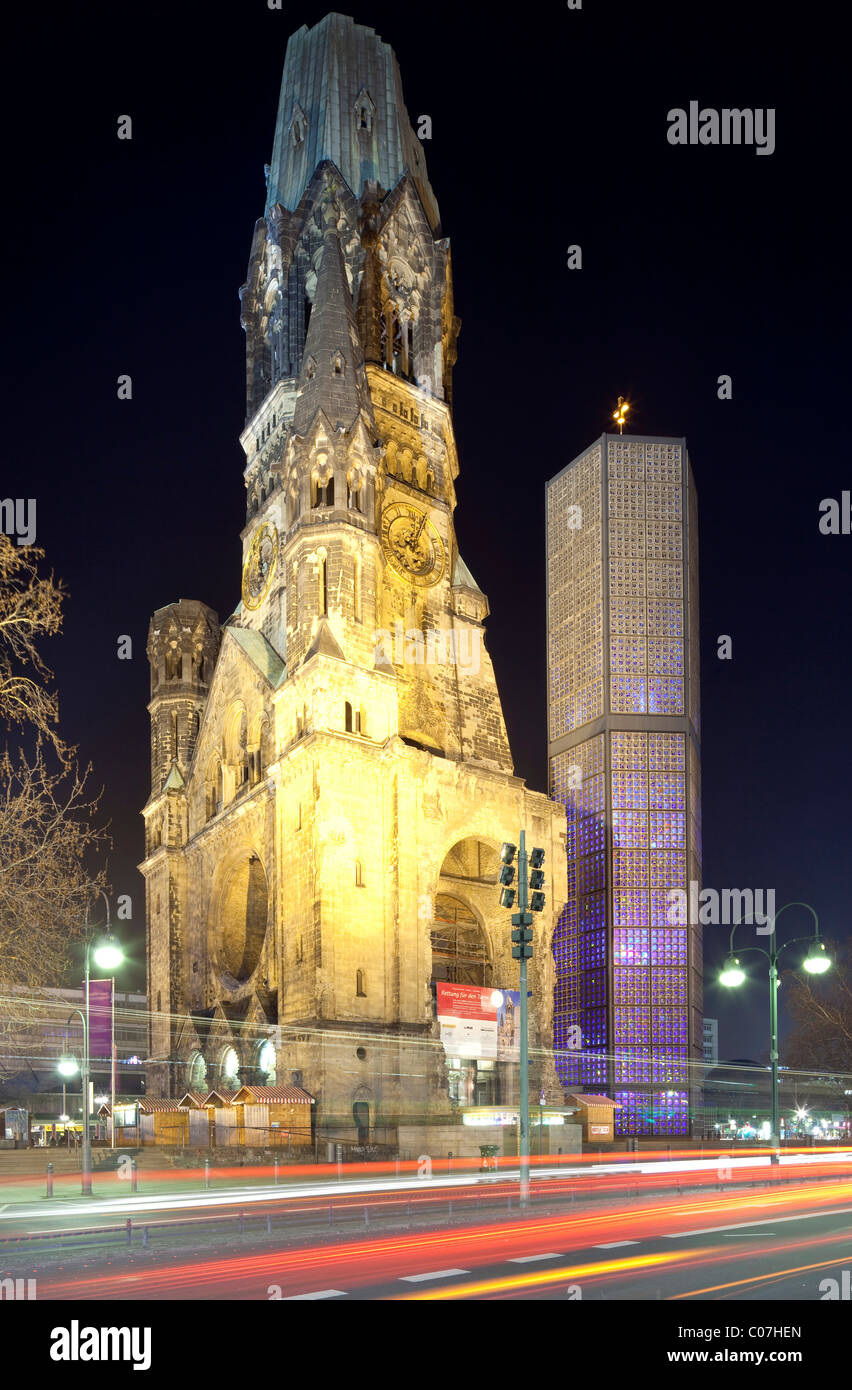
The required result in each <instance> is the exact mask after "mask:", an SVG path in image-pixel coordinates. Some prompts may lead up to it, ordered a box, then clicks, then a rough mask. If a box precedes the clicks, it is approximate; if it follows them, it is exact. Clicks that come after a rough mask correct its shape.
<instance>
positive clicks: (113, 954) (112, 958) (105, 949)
mask: <svg viewBox="0 0 852 1390" xmlns="http://www.w3.org/2000/svg"><path fill="white" fill-rule="evenodd" d="M98 892H99V893H100V896H101V897H102V898H103V900H104V902H105V903H106V927H105V928H104V934H103V936H102V937H101V938H100V940H99V941H97V942H96V943H95V945H94V947H93V945H92V941H91V938H90V937H89V906H88V904H87V906H86V1019H87V1022H90V1015H89V969H90V957H91V956H94V960H95V964H96V965H97V966H98V968H99V969H100V970H106V971H107V973H108V974H109V975H110V976H111V977H112V987H111V989H110V1035H109V1036H110V1049H109V1071H110V1101H111V1103H110V1147H111V1148H113V1149H114V1148H115V971H116V970H117V969H118V967H119V966H120V965H121V964H122V962H123V960H124V952H123V951H122V949H121V946H120V945H119V943H118V941H117V940H116V938H115V936H114V935H113V933H112V929H111V927H110V921H109V916H110V914H109V898H108V897H107V895H106V893H105V892H104V891H103V889H102V888H100V889H98ZM83 1113H84V1119H85V1124H86V1130H87V1132H88V1125H89V1089H88V1086H87V1087H86V1094H85V1098H84V1101H83Z"/></svg>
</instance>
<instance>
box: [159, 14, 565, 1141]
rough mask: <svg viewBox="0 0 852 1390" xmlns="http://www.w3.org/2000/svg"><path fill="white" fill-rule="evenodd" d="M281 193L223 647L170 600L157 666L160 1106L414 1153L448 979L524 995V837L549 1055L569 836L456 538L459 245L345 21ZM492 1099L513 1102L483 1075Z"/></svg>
mask: <svg viewBox="0 0 852 1390" xmlns="http://www.w3.org/2000/svg"><path fill="white" fill-rule="evenodd" d="M266 187H267V198H266V207H265V211H264V215H263V217H262V218H261V219H260V221H259V222H258V223H257V225H256V227H255V231H254V238H253V243H252V249H251V258H250V263H249V269H248V275H247V279H246V283H245V285H244V286H243V287H242V290H241V291H240V298H241V306H242V310H241V317H242V325H243V328H244V330H245V335H246V355H247V402H246V410H247V418H246V424H245V428H244V430H243V433H242V436H241V443H242V446H243V450H244V452H245V458H246V464H245V483H246V496H247V510H246V520H245V526H244V529H243V531H242V534H241V537H240V545H241V555H240V556H239V557H238V556H236V555H235V557H234V577H235V591H236V589H237V586H238V585H239V603H238V605H237V607H236V609H235V611H234V613H233V614H232V615H231V616H230V617H229V618H228V619H227V620H226V621H225V622H224V623H223V624H222V626H221V628H220V626H219V623H218V620H217V617H216V615H215V614H213V613H212V612H211V610H209V609H208V608H206V607H205V606H204V605H203V604H201V603H198V602H189V601H186V600H181V601H180V602H179V603H176V604H172V605H170V606H169V607H167V608H164V609H161V610H159V611H158V613H157V614H155V616H154V618H153V619H152V623H151V635H150V639H149V656H150V660H151V668H152V703H151V706H150V710H151V719H152V791H151V798H150V800H149V801H148V803H147V805H146V807H145V811H144V815H145V820H146V833H147V846H146V858H145V861H144V863H143V865H142V871H143V873H144V875H145V878H146V883H147V921H148V944H149V952H148V970H149V994H150V999H151V1008H152V1010H153V1011H154V1019H153V1022H152V1038H151V1046H152V1052H151V1056H152V1057H153V1058H155V1059H160V1061H161V1067H160V1071H159V1072H158V1073H156V1075H157V1078H158V1079H157V1082H156V1089H159V1090H160V1091H161V1093H163V1094H172V1095H181V1094H183V1092H184V1091H185V1090H186V1089H187V1088H188V1087H189V1086H190V1085H193V1086H194V1087H195V1088H196V1089H199V1088H203V1084H205V1083H206V1084H207V1085H208V1086H211V1087H212V1086H217V1087H219V1088H220V1089H223V1090H225V1089H228V1087H229V1085H230V1087H231V1089H235V1088H236V1086H238V1085H239V1084H240V1083H241V1082H242V1083H252V1082H255V1083H259V1082H261V1081H263V1082H265V1083H267V1084H273V1083H275V1084H279V1085H280V1084H282V1083H288V1084H289V1083H290V1082H291V1081H293V1080H296V1081H298V1082H299V1084H301V1085H303V1086H304V1087H305V1089H306V1090H308V1091H309V1092H310V1093H311V1094H312V1095H313V1096H314V1097H315V1098H316V1103H317V1105H316V1116H317V1124H318V1125H319V1126H320V1128H322V1127H323V1126H326V1127H327V1128H328V1131H329V1132H331V1130H332V1129H333V1130H334V1133H335V1134H337V1135H338V1136H340V1135H341V1133H344V1132H345V1133H346V1134H349V1133H350V1132H351V1133H352V1134H353V1135H355V1134H357V1135H358V1136H360V1137H362V1138H363V1135H364V1132H365V1129H366V1130H367V1132H369V1134H370V1135H371V1136H373V1135H378V1136H379V1137H385V1138H390V1139H391V1140H392V1141H393V1142H396V1141H397V1140H398V1141H399V1143H400V1144H402V1142H403V1139H404V1138H405V1135H406V1133H407V1132H409V1131H411V1133H412V1139H411V1142H412V1143H415V1137H416V1136H414V1134H413V1130H412V1126H415V1127H416V1124H417V1122H418V1119H419V1117H421V1116H422V1115H423V1114H425V1113H426V1112H427V1111H430V1112H434V1111H435V1109H436V1107H437V1108H438V1109H440V1106H441V1105H442V1104H444V1105H446V1106H447V1107H448V1108H449V1107H451V1106H452V1105H453V1104H455V1102H456V1100H457V1096H455V1097H454V1081H453V1076H452V1074H451V1073H452V1061H451V1060H450V1061H448V1060H447V1059H446V1057H445V1055H444V1051H443V1049H442V1048H441V1047H440V1044H439V1042H438V1025H437V1022H436V1018H435V1003H434V998H435V994H434V984H435V982H436V981H440V980H460V981H464V982H469V983H472V984H480V985H483V986H489V985H490V986H492V987H494V988H499V987H502V988H504V989H511V988H517V965H516V963H515V962H513V960H512V956H511V940H510V932H511V928H510V924H509V920H508V918H509V914H508V913H507V912H506V911H504V910H502V909H501V908H500V907H499V889H498V887H497V869H498V859H499V849H500V845H501V843H502V842H503V841H504V840H507V839H511V840H515V839H516V836H517V832H518V830H519V829H520V828H521V827H522V826H523V827H524V828H526V830H527V837H528V841H529V842H530V843H533V844H536V845H540V846H542V847H543V848H544V849H545V851H546V854H547V860H546V866H547V870H548V883H547V889H548V894H547V910H546V912H545V913H544V914H542V916H541V917H540V918H539V919H538V927H537V932H538V934H539V936H540V939H539V940H537V942H536V947H537V949H536V953H535V958H534V960H533V962H532V970H531V976H530V978H531V989H532V992H533V1000H532V1020H533V1037H532V1039H531V1044H532V1046H533V1047H535V1046H539V1047H542V1048H546V1047H549V1046H550V1036H551V1034H550V1030H551V1021H552V1009H553V983H554V976H553V957H552V954H551V941H552V935H553V925H554V921H555V920H556V918H557V917H558V914H559V912H560V910H561V908H562V906H563V903H564V900H565V897H566V892H565V875H566V870H565V840H564V835H565V825H564V822H565V816H564V811H563V810H562V808H561V807H559V806H558V805H556V804H555V803H553V802H551V801H550V800H549V799H548V798H547V797H546V796H544V795H542V794H539V793H533V792H530V791H528V790H527V789H526V788H525V786H524V784H523V782H522V781H521V780H520V779H518V778H516V777H515V776H514V774H513V767H512V759H511V753H510V748H509V741H508V737H507V732H506V726H505V722H504V719H503V713H502V709H501V705H500V698H499V694H498V691H497V686H496V682H495V678H494V672H493V668H492V665H491V660H490V658H489V656H488V652H487V649H486V646H485V641H484V624H485V620H486V617H487V616H488V612H489V609H488V601H487V599H486V597H485V594H484V593H483V592H482V590H481V589H480V588H479V586H478V584H477V583H476V581H475V580H474V578H473V576H472V575H471V573H470V571H469V570H468V568H467V566H466V565H465V563H464V560H463V559H462V556H461V554H460V552H459V546H458V542H457V538H456V531H455V520H454V517H455V509H456V495H455V480H456V478H457V476H458V471H459V461H458V457H457V453H456V444H455V439H454V434H453V419H452V370H453V365H454V362H455V360H456V346H457V340H458V337H459V331H460V327H461V325H460V322H459V320H458V318H456V316H455V313H454V309H453V285H452V266H451V256H450V243H449V240H448V239H447V238H446V237H445V236H444V234H443V230H442V227H441V222H440V215H439V211H438V205H437V202H436V199H435V195H434V193H433V192H432V189H431V187H430V184H429V180H428V176H427V173H426V166H425V159H424V155H423V149H422V146H421V144H420V141H419V140H418V139H417V137H416V135H415V133H414V131H413V130H412V127H411V123H410V120H409V117H408V114H407V112H406V109H405V105H404V102H403V96H402V87H401V79H400V74H399V69H398V65H397V62H396V58H395V56H394V54H393V52H392V50H391V49H390V48H389V47H388V45H387V44H385V43H383V42H382V41H381V39H380V38H379V37H378V36H377V35H376V34H375V33H374V31H373V30H372V29H369V28H366V27H364V26H362V25H358V24H355V23H354V22H353V20H351V19H349V18H346V17H344V16H342V15H338V14H330V15H328V16H326V18H325V19H323V20H322V21H321V22H320V23H319V24H317V25H316V26H315V27H314V28H313V29H311V30H308V29H307V28H303V29H301V30H300V31H299V32H298V33H296V34H295V35H293V37H292V38H291V39H290V42H289V45H288V48H287V55H286V60H285V66H284V78H283V83H282V89H281V100H280V106H279V111H278V120H277V126H276V131H275V140H274V147H273V153H272V161H271V164H269V165H268V166H267V168H266ZM473 520H474V518H471V523H473ZM240 561H241V573H240V571H239V569H238V566H239V564H240ZM191 578H192V577H191V576H187V580H188V581H191ZM235 597H236V592H235ZM175 653H177V655H175ZM164 827H165V828H164ZM356 1034H357V1035H358V1036H357V1039H356V1038H355V1035H356ZM270 1044H271V1046H270ZM406 1048H408V1049H411V1048H420V1055H421V1057H422V1059H425V1060H423V1065H422V1067H420V1069H419V1072H418V1075H420V1076H421V1080H420V1082H418V1083H416V1084H412V1083H411V1082H410V1081H409V1084H408V1086H407V1088H406V1086H405V1085H404V1084H403V1082H402V1081H401V1079H400V1078H401V1077H404V1076H405V1075H406V1074H407V1075H408V1076H409V1077H411V1075H412V1073H413V1072H414V1071H415V1068H414V1067H413V1066H411V1065H408V1063H410V1062H411V1053H410V1052H408V1053H406V1051H405V1049H406ZM406 1058H407V1061H406ZM474 1069H475V1068H474ZM540 1072H541V1079H542V1085H543V1086H545V1085H549V1083H550V1073H547V1068H546V1067H545V1066H544V1064H543V1063H542V1064H541V1065H540ZM551 1072H552V1068H551ZM552 1076H553V1082H554V1086H555V1072H553V1073H552ZM489 1087H490V1089H489ZM150 1089H151V1090H152V1091H153V1090H154V1089H155V1087H154V1086H152V1087H151V1088H150ZM476 1094H477V1095H478V1096H479V1097H480V1098H485V1099H488V1098H492V1099H496V1095H495V1093H494V1084H493V1078H491V1077H489V1076H486V1074H485V1069H482V1074H481V1083H480V1084H479V1085H478V1089H477V1092H476Z"/></svg>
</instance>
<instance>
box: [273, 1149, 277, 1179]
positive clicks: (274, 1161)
mask: <svg viewBox="0 0 852 1390" xmlns="http://www.w3.org/2000/svg"><path fill="white" fill-rule="evenodd" d="M272 1169H273V1178H272V1181H273V1182H274V1183H276V1184H277V1183H278V1155H277V1154H276V1155H275V1157H274V1159H273V1161H272Z"/></svg>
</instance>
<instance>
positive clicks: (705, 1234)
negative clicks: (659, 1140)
mask: <svg viewBox="0 0 852 1390" xmlns="http://www.w3.org/2000/svg"><path fill="white" fill-rule="evenodd" d="M645 1166H646V1165H639V1164H635V1165H631V1168H630V1171H625V1170H624V1168H623V1167H622V1168H621V1169H620V1170H619V1171H615V1172H609V1173H606V1172H604V1171H603V1170H602V1169H599V1170H598V1171H597V1172H596V1173H594V1174H590V1173H588V1172H581V1173H580V1174H579V1176H575V1177H573V1178H572V1177H569V1175H568V1174H566V1173H565V1172H564V1170H563V1171H560V1172H558V1173H557V1172H556V1170H554V1173H553V1175H552V1176H550V1177H549V1178H548V1177H544V1176H542V1177H539V1178H538V1179H537V1180H536V1182H535V1183H534V1192H535V1194H536V1196H535V1198H534V1201H533V1204H532V1206H531V1208H530V1209H529V1210H527V1211H524V1212H519V1211H518V1208H517V1189H516V1188H515V1187H514V1184H512V1183H511V1182H507V1180H506V1178H507V1176H508V1175H503V1176H501V1178H500V1179H499V1180H498V1181H496V1182H492V1183H491V1184H485V1183H483V1182H482V1181H481V1179H477V1178H476V1177H472V1176H470V1175H468V1176H465V1177H457V1178H451V1177H449V1176H447V1175H444V1176H442V1177H439V1178H435V1179H433V1180H431V1181H430V1182H429V1183H427V1184H424V1183H422V1182H421V1183H419V1184H418V1183H416V1181H414V1180H412V1181H409V1182H406V1181H405V1180H404V1179H401V1180H396V1181H394V1180H393V1179H388V1178H385V1179H377V1180H375V1181H369V1180H364V1179H359V1180H357V1181H351V1182H345V1181H344V1182H342V1183H339V1184H335V1185H334V1186H333V1188H332V1189H331V1193H330V1191H329V1187H330V1185H329V1184H327V1183H325V1184H317V1183H305V1184H303V1185H302V1186H301V1187H291V1188H289V1189H286V1190H285V1189H282V1190H280V1191H273V1192H270V1190H269V1189H268V1188H267V1189H265V1190H262V1189H259V1188H258V1187H257V1186H252V1187H248V1186H245V1187H242V1188H234V1189H230V1190H228V1191H227V1192H219V1193H203V1194H198V1193H196V1194H194V1195H193V1194H185V1193H183V1194H175V1195H174V1196H173V1197H172V1196H169V1195H165V1196H164V1195H161V1194H154V1195H151V1196H148V1197H146V1196H144V1195H141V1194H140V1195H138V1196H136V1197H132V1196H130V1195H129V1194H128V1195H126V1196H123V1197H121V1198H114V1199H107V1200H104V1201H100V1202H98V1203H97V1206H96V1210H93V1206H92V1205H91V1204H89V1205H86V1204H85V1203H82V1202H80V1201H77V1202H69V1201H65V1202H62V1203H61V1204H58V1205H57V1206H55V1207H51V1208H50V1209H49V1210H47V1209H46V1208H47V1204H46V1203H44V1204H42V1205H41V1206H40V1207H36V1206H35V1205H30V1206H26V1205H23V1206H20V1207H18V1208H17V1209H15V1208H13V1207H11V1206H8V1205H7V1207H6V1210H5V1211H4V1212H0V1235H2V1236H5V1237H8V1236H11V1235H23V1234H26V1233H29V1234H39V1235H44V1234H45V1232H53V1233H57V1232H59V1231H66V1232H67V1231H70V1230H71V1229H73V1228H77V1229H78V1230H79V1229H80V1227H81V1225H83V1224H85V1223H86V1222H88V1223H89V1226H91V1225H92V1223H93V1220H94V1219H95V1218H96V1219H97V1222H98V1223H100V1224H105V1225H106V1224H109V1225H111V1226H112V1228H113V1230H114V1231H115V1230H116V1228H117V1227H118V1228H119V1234H118V1235H117V1236H116V1235H113V1236H112V1237H111V1238H110V1240H109V1241H107V1242H105V1241H104V1239H103V1238H102V1237H97V1236H93V1237H90V1238H87V1239H83V1238H81V1237H75V1238H74V1240H72V1241H67V1242H65V1248H64V1249H63V1242H62V1241H61V1240H60V1239H59V1238H58V1236H57V1235H56V1234H52V1235H51V1236H50V1238H49V1239H48V1240H43V1241H38V1242H34V1241H27V1242H25V1243H24V1244H22V1245H11V1246H10V1245H9V1244H4V1245H2V1246H0V1271H1V1272H2V1273H3V1274H8V1275H10V1276H17V1277H23V1276H24V1275H26V1276H29V1277H37V1279H38V1286H39V1293H38V1296H39V1298H46V1299H59V1300H83V1301H85V1300H90V1299H127V1300H135V1299H142V1298H144V1299H191V1300H194V1299H226V1300H233V1299H237V1300H258V1299H264V1300H266V1299H272V1300H275V1301H277V1300H279V1299H280V1300H282V1301H283V1300H293V1301H325V1300H328V1301H341V1300H345V1299H350V1300H351V1299H356V1300H367V1301H369V1300H379V1301H382V1300H403V1301H424V1300H434V1301H446V1300H449V1299H458V1300H470V1299H474V1300H476V1299H488V1300H490V1299H513V1298H526V1299H535V1300H542V1299H545V1300H549V1299H556V1298H559V1299H578V1298H580V1299H584V1300H600V1299H631V1300H632V1299H645V1300H658V1299H660V1300H674V1301H688V1300H702V1299H722V1300H734V1301H738V1300H744V1301H751V1300H760V1301H764V1300H766V1299H785V1300H791V1299H792V1300H805V1301H818V1300H819V1299H821V1298H823V1297H825V1291H826V1289H827V1288H830V1286H829V1285H826V1284H825V1282H824V1281H825V1280H830V1279H837V1280H838V1281H841V1279H842V1271H843V1269H844V1268H845V1269H847V1270H848V1269H849V1267H850V1264H852V1175H850V1165H849V1161H848V1155H847V1156H846V1159H845V1161H844V1162H843V1163H841V1164H837V1163H835V1165H834V1171H831V1169H830V1168H829V1167H828V1165H821V1166H820V1167H819V1172H820V1173H822V1174H823V1176H821V1177H820V1178H818V1179H817V1178H815V1177H814V1176H813V1173H814V1171H815V1167H813V1166H812V1167H811V1168H807V1167H805V1166H803V1167H802V1168H801V1169H800V1170H799V1171H798V1172H796V1173H792V1172H790V1171H788V1172H787V1173H786V1174H785V1175H784V1180H782V1179H781V1175H780V1171H779V1169H778V1168H776V1169H775V1170H774V1171H770V1170H769V1169H768V1168H764V1169H762V1170H754V1169H751V1170H749V1171H742V1172H740V1173H737V1174H735V1175H733V1174H732V1175H731V1177H730V1178H729V1179H728V1180H727V1183H724V1182H720V1180H719V1179H720V1173H719V1171H718V1170H717V1169H716V1168H714V1167H713V1166H712V1165H711V1167H710V1168H709V1169H708V1165H707V1164H706V1163H705V1164H704V1165H703V1167H702V1168H700V1169H698V1170H696V1165H695V1164H694V1163H693V1164H691V1165H690V1168H689V1170H688V1171H683V1169H682V1165H681V1171H679V1172H678V1174H677V1175H676V1181H677V1182H678V1183H679V1184H680V1188H679V1190H672V1189H673V1182H674V1181H675V1178H674V1177H673V1175H672V1173H671V1172H668V1173H666V1172H664V1171H662V1167H661V1165H660V1164H655V1165H651V1166H652V1167H653V1171H652V1172H649V1173H646V1172H640V1171H639V1170H640V1169H642V1168H643V1167H645ZM673 1166H676V1165H673ZM755 1176H757V1177H758V1179H759V1181H753V1182H752V1183H751V1185H748V1186H747V1185H745V1179H746V1178H748V1177H750V1178H752V1179H754V1178H755ZM572 1183H573V1184H574V1188H573V1190H570V1189H571V1186H572ZM663 1183H665V1184H667V1187H665V1188H664V1187H663V1186H661V1184H663ZM688 1183H689V1185H687V1184H688ZM596 1184H597V1185H598V1191H597V1192H595V1190H594V1188H595V1185H596ZM604 1184H606V1185H605V1186H604ZM513 1193H514V1202H513V1203H512V1206H511V1207H510V1205H509V1201H510V1198H511V1197H512V1194H513ZM330 1195H331V1196H332V1201H331V1203H330V1201H329V1197H330ZM114 1208H119V1210H117V1211H116V1210H114ZM223 1208H224V1213H223ZM237 1209H239V1210H240V1211H243V1212H244V1213H245V1216H244V1227H243V1228H242V1229H240V1227H239V1226H238V1224H237V1222H236V1221H235V1219H234V1218H235V1214H236V1210H237ZM127 1212H132V1215H131V1217H130V1219H131V1222H132V1223H133V1229H132V1232H131V1241H130V1244H129V1246H128V1245H125V1244H124V1242H123V1239H122V1238H121V1235H120V1224H121V1223H120V1222H117V1220H116V1218H117V1216H121V1217H123V1218H124V1219H127V1217H126V1213H127ZM223 1214H225V1215H227V1217H228V1220H226V1221H224V1222H223V1221H222V1220H221V1217H222V1215H223ZM176 1215H177V1216H180V1217H181V1219H182V1220H183V1221H184V1225H183V1226H181V1227H180V1228H175V1227H174V1226H173V1225H172V1224H171V1223H173V1221H174V1220H175V1217H176ZM214 1218H215V1219H214ZM318 1223H321V1225H320V1226H319V1229H318ZM146 1226H147V1229H148V1240H147V1243H146V1244H145V1245H142V1244H141V1240H142V1234H141V1233H142V1230H143V1229H144V1228H145V1227H146ZM821 1286H822V1287H821Z"/></svg>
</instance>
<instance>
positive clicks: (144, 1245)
mask: <svg viewBox="0 0 852 1390" xmlns="http://www.w3.org/2000/svg"><path fill="white" fill-rule="evenodd" d="M142 1248H143V1250H147V1249H148V1227H147V1226H143V1227H142Z"/></svg>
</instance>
